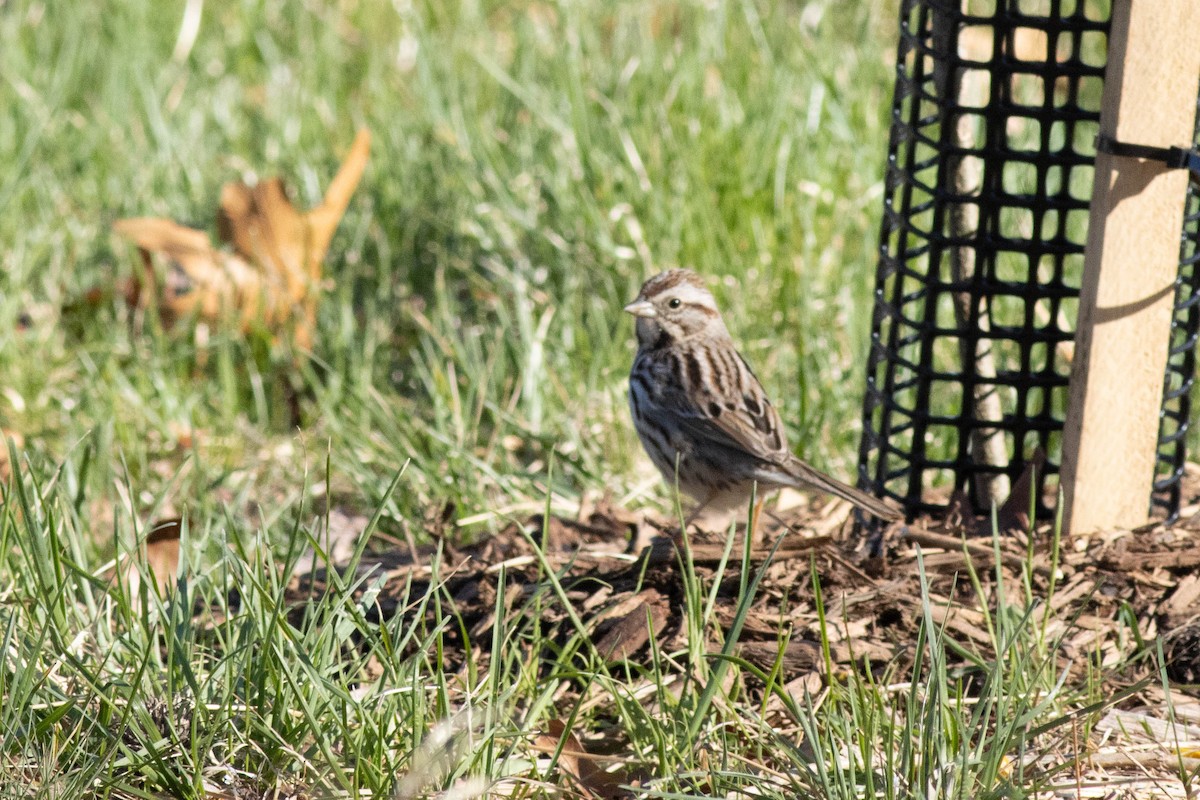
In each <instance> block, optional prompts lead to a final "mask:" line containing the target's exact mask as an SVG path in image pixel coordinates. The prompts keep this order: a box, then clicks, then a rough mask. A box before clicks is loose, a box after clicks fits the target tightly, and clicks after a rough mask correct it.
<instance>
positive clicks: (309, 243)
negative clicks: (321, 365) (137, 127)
mask: <svg viewBox="0 0 1200 800" xmlns="http://www.w3.org/2000/svg"><path fill="white" fill-rule="evenodd" d="M370 146H371V135H370V133H369V132H368V131H367V130H365V129H364V130H360V131H359V132H358V135H357V136H356V137H355V139H354V144H353V146H352V147H351V148H350V152H349V154H348V155H347V156H346V159H345V161H343V162H342V166H341V168H340V169H339V170H338V173H337V175H336V176H335V177H334V179H333V181H332V182H331V183H330V184H329V188H328V190H326V192H325V198H324V200H323V201H322V202H321V204H320V205H318V206H316V207H315V208H312V209H310V210H309V211H307V212H301V211H298V210H297V209H296V207H295V206H293V205H292V203H291V201H290V200H289V199H288V197H287V191H286V189H285V188H284V184H283V181H282V180H281V179H280V178H271V179H269V180H265V181H263V182H261V183H258V184H256V185H254V186H248V185H247V184H244V183H241V182H237V183H228V184H226V185H225V186H224V187H223V188H222V189H221V202H220V208H219V212H218V219H217V227H218V232H219V235H220V238H221V241H222V242H223V243H224V244H227V245H229V246H231V247H232V248H233V252H229V251H226V250H224V249H221V248H218V247H214V246H213V244H212V243H211V242H210V241H209V238H208V236H207V235H206V234H205V233H204V232H202V231H198V230H195V229H193V228H188V227H185V226H183V225H179V224H177V223H175V222H172V221H171V220H166V219H157V218H151V217H138V218H132V219H123V220H119V221H118V222H116V223H115V224H114V225H113V230H114V231H116V233H117V234H119V235H120V236H122V237H123V238H125V239H128V240H129V241H130V242H132V243H133V244H135V245H136V246H137V248H138V250H139V251H140V253H141V258H142V266H143V270H142V275H141V277H139V278H137V279H135V280H134V281H133V282H132V286H131V288H130V290H129V291H128V292H127V294H128V295H130V296H131V299H132V300H133V302H136V303H137V305H138V306H139V307H148V306H151V305H153V306H155V307H157V308H158V311H159V314H160V316H161V317H162V319H163V321H164V323H165V324H167V325H171V324H173V323H174V322H175V321H176V320H178V319H180V318H182V317H187V316H193V315H194V316H195V317H197V318H200V319H205V320H210V321H218V320H225V321H236V323H237V325H238V326H239V327H240V328H241V329H242V330H243V331H245V330H248V329H250V328H251V327H252V326H254V325H262V326H263V327H265V328H267V329H268V330H271V331H275V332H278V331H279V330H281V329H283V328H285V327H286V326H287V325H288V324H290V325H291V329H292V335H293V341H294V342H295V344H296V346H297V347H299V348H300V349H302V350H308V349H310V348H311V347H312V335H313V330H314V329H315V324H316V313H317V301H318V299H319V297H320V289H321V275H322V264H323V262H324V260H325V254H326V253H327V252H328V250H329V243H330V241H331V240H332V239H333V234H334V231H335V230H337V226H338V223H339V222H340V221H341V219H342V216H343V215H344V214H345V213H346V207H347V206H348V205H349V203H350V198H351V196H353V194H354V190H355V188H356V187H357V186H358V182H359V180H360V179H361V178H362V173H363V170H364V169H365V168H366V164H367V156H368V154H369V152H370Z"/></svg>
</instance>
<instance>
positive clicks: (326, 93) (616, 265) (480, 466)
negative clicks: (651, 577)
mask: <svg viewBox="0 0 1200 800" xmlns="http://www.w3.org/2000/svg"><path fill="white" fill-rule="evenodd" d="M894 16H895V14H894V8H893V3H892V2H882V0H880V1H879V2H870V3H855V4H842V3H832V2H831V3H820V2H812V3H804V4H790V3H781V4H774V3H753V2H741V3H717V4H715V5H712V6H711V7H710V6H709V5H706V4H700V3H694V4H686V3H685V4H678V3H674V2H663V3H656V2H655V3H617V4H608V3H584V4H565V5H563V6H561V7H560V6H557V5H553V4H540V3H530V4H524V3H513V4H500V3H496V4H483V5H481V4H477V3H466V2H464V3H451V4H441V3H433V4H428V5H424V4H419V5H417V6H415V7H410V4H407V3H401V4H397V5H395V6H393V5H390V4H385V3H361V4H360V3H341V4H318V3H302V2H297V3H291V4H280V6H279V7H278V8H276V7H275V5H273V4H259V3H231V2H221V3H207V4H203V16H202V22H201V26H200V30H199V34H198V37H197V38H196V41H195V45H194V46H193V47H192V48H191V49H190V50H189V51H187V53H186V57H185V58H183V59H182V60H179V59H175V58H173V57H172V54H173V51H174V48H175V42H176V37H177V34H178V32H179V28H180V18H179V9H174V8H172V9H168V8H167V6H160V5H159V4H145V3H136V2H129V3H111V4H107V5H105V6H104V8H103V11H102V10H101V9H100V7H89V8H74V7H73V6H72V7H71V8H70V13H67V10H66V9H64V8H63V7H60V6H58V5H56V4H53V3H51V4H49V5H44V4H39V3H16V4H13V3H7V4H6V5H5V6H4V7H3V12H2V15H0V41H2V42H3V45H4V46H3V47H2V48H0V50H2V51H3V52H0V73H3V75H4V76H5V78H4V80H3V82H0V101H2V102H0V109H3V110H2V111H0V161H2V162H3V163H6V164H11V165H13V168H11V169H8V170H6V171H5V172H4V174H3V175H2V176H0V241H3V242H5V248H4V249H3V253H2V254H0V258H2V259H3V263H2V267H3V274H2V276H0V331H3V332H4V334H3V339H2V340H0V341H2V342H3V344H2V346H0V347H2V349H0V386H3V387H5V390H6V391H5V396H4V397H3V398H0V420H3V424H4V425H5V426H7V427H9V428H12V429H15V430H18V431H20V432H22V433H23V434H24V435H25V438H26V439H27V440H29V443H30V445H31V448H30V449H31V451H32V454H33V455H32V457H33V458H35V459H44V462H43V463H45V464H47V465H48V464H51V463H58V462H60V461H63V460H67V461H72V460H75V461H78V460H81V454H82V453H83V452H85V451H89V449H90V452H91V456H90V459H89V463H90V465H91V469H90V471H89V472H88V474H86V475H82V476H81V479H82V480H84V481H85V482H86V484H87V485H86V486H85V487H84V491H85V492H86V494H87V496H88V497H89V498H96V499H99V498H100V497H104V496H108V497H110V498H111V497H113V492H112V484H113V481H114V478H115V477H116V476H117V475H121V474H123V473H124V471H125V470H126V469H128V477H129V478H130V479H131V480H132V481H133V483H134V485H135V489H136V494H137V495H148V496H151V497H155V498H158V497H161V496H163V495H164V494H172V492H173V490H171V489H170V488H168V487H169V485H170V484H171V482H172V480H173V479H174V475H175V473H176V469H173V468H172V469H164V468H163V465H166V464H169V465H171V466H172V467H178V466H179V465H180V464H181V463H183V462H184V461H185V460H187V461H189V462H190V467H189V471H190V472H191V477H190V478H189V484H190V485H189V486H187V487H181V489H180V490H177V491H174V493H173V496H172V499H176V498H177V501H178V502H187V503H188V504H189V505H191V504H194V503H197V502H200V503H203V502H204V500H203V499H202V498H201V497H198V496H197V495H198V494H200V493H198V492H196V491H195V489H196V488H198V487H200V486H207V487H208V488H209V490H210V491H211V490H212V489H214V488H224V489H228V490H229V491H232V492H235V493H237V494H239V495H244V496H247V497H248V496H249V495H253V494H257V493H259V492H263V491H271V490H273V489H275V488H277V487H278V486H280V485H285V486H291V487H292V488H293V489H294V490H298V489H299V485H300V484H301V482H302V478H303V475H304V474H305V471H306V470H308V469H313V468H314V467H315V465H319V463H320V462H321V461H322V460H323V458H324V453H325V451H326V450H327V449H328V450H329V451H330V452H331V453H332V457H333V466H334V479H333V480H334V485H335V488H336V489H337V490H338V491H344V492H348V493H352V494H355V495H362V496H364V500H365V501H366V503H367V504H368V505H372V504H374V503H376V502H378V501H379V500H380V497H379V487H380V486H382V485H384V484H386V476H387V475H389V474H390V472H391V470H393V469H395V468H397V467H399V466H400V465H401V464H404V463H405V462H409V461H411V465H410V469H409V470H408V472H407V473H406V479H405V480H404V481H403V482H402V484H401V486H400V489H399V491H398V493H397V500H396V506H395V508H394V509H391V510H390V511H391V513H392V514H394V515H397V516H401V515H412V514H420V513H422V511H423V510H424V509H425V508H427V507H429V506H430V505H431V504H433V503H435V502H441V501H443V500H446V499H449V500H452V501H453V502H455V504H456V506H457V508H458V509H459V510H460V511H461V512H462V513H463V514H464V515H470V514H476V513H480V512H482V511H486V510H488V509H492V508H495V507H503V506H505V505H506V504H509V503H510V502H517V501H525V502H539V501H540V499H541V498H542V497H543V495H544V494H545V492H546V491H547V489H548V488H549V487H547V486H546V476H547V474H548V470H547V467H548V464H549V463H550V461H551V453H552V452H554V453H555V454H556V460H557V462H558V465H559V468H558V470H557V473H556V474H557V475H558V476H559V477H558V479H557V481H556V485H555V486H554V487H553V489H554V490H555V491H556V492H560V493H562V495H563V496H564V497H565V498H570V497H575V496H577V495H578V494H579V493H581V492H583V491H585V490H588V489H595V488H597V487H600V486H610V487H612V488H614V489H617V490H618V491H620V490H623V489H626V490H627V489H629V488H631V487H633V486H636V485H638V484H637V483H636V482H635V481H633V480H632V477H633V476H634V475H635V474H636V473H635V471H634V466H635V464H636V463H639V461H640V459H641V456H640V453H639V452H638V448H637V445H636V440H635V438H634V437H633V435H632V431H631V427H630V425H629V424H628V422H627V419H626V417H627V412H626V409H625V400H624V385H623V382H624V375H625V373H626V371H627V369H628V364H629V362H630V360H631V355H632V330H631V329H632V326H631V324H630V322H629V320H627V319H625V318H624V315H622V314H621V313H620V307H621V305H622V304H623V303H624V302H627V301H628V300H629V299H630V298H631V297H632V296H633V295H634V294H635V293H636V288H637V286H638V285H639V283H640V282H641V281H642V280H643V279H644V278H645V277H647V276H648V275H649V274H651V273H653V272H655V271H657V270H659V269H662V268H666V267H668V266H674V265H683V266H691V267H694V268H696V269H698V270H700V271H701V272H703V273H705V274H706V275H708V276H710V278H711V280H712V283H713V285H714V287H715V289H716V290H717V293H718V295H719V300H720V301H721V302H722V303H723V305H724V306H725V307H726V308H727V314H728V318H729V322H730V325H731V327H732V328H733V330H734V333H735V335H736V337H737V339H738V341H739V342H740V343H741V344H742V346H743V348H744V350H745V351H746V353H747V355H748V357H749V358H750V359H751V361H752V363H754V364H755V366H756V367H757V369H758V371H759V372H760V374H761V375H762V376H763V378H764V380H765V381H766V382H767V383H768V384H769V386H768V388H769V389H770V390H771V392H772V394H773V396H774V397H776V398H777V399H778V403H779V405H780V406H781V407H782V410H783V412H784V418H785V419H786V420H787V423H788V425H789V427H790V428H791V432H792V434H793V441H794V442H795V444H796V445H797V446H798V447H800V448H802V449H803V451H804V452H805V453H806V454H807V455H808V456H809V457H810V459H811V460H812V461H814V462H816V463H817V464H819V465H822V466H825V467H828V468H830V469H832V470H834V471H836V472H838V473H840V474H843V475H845V474H849V472H850V469H851V466H852V463H853V458H854V456H855V453H856V449H857V430H858V427H857V425H858V420H857V418H858V414H859V407H858V403H859V399H858V392H857V391H844V390H841V389H840V388H839V389H838V390H836V391H834V390H831V389H832V387H850V386H854V385H856V384H858V383H859V382H861V380H862V378H861V376H860V370H859V368H858V365H859V364H861V363H862V357H863V355H864V353H865V349H866V330H867V320H868V319H869V308H870V296H869V295H870V291H869V287H870V280H871V275H872V274H873V269H874V258H873V249H872V242H873V240H874V238H875V229H876V227H877V220H878V205H879V199H880V191H881V183H880V182H881V177H882V163H883V155H884V144H885V141H886V122H887V111H888V105H889V102H890V92H891V87H890V80H889V72H890V68H889V62H890V60H891V59H892V55H891V50H892V48H891V45H890V44H889V42H890V40H891V38H892V36H893V35H894V25H895V22H894ZM359 125H367V126H369V127H370V128H371V129H372V130H373V132H374V134H375V143H374V150H373V153H372V159H371V163H370V165H369V166H368V170H367V174H366V175H365V177H364V180H363V182H362V184H361V186H360V188H359V190H358V194H357V196H356V197H355V199H354V201H353V203H352V205H351V208H350V210H349V213H348V214H347V216H346V218H345V220H344V221H343V223H342V226H341V228H340V229H339V231H338V234H337V237H336V238H335V240H334V243H333V247H332V250H331V253H330V257H329V259H328V263H327V275H328V278H329V282H330V288H329V290H328V291H327V292H326V293H325V295H324V298H323V303H322V308H321V311H320V320H319V333H318V340H317V345H316V347H315V352H314V354H313V359H312V361H311V363H310V366H309V367H308V368H307V369H306V370H304V371H302V372H301V373H300V374H299V375H291V374H289V373H291V372H292V370H291V368H290V360H289V359H287V358H286V357H283V356H278V355H276V356H275V357H272V356H271V355H270V354H268V353H267V352H266V350H267V349H268V348H265V347H262V346H255V345H254V344H247V343H246V342H245V341H243V340H241V339H240V337H231V336H228V335H224V334H221V333H220V332H218V333H216V334H215V335H214V337H213V340H212V341H211V342H210V343H209V344H208V349H209V350H211V351H212V352H211V354H210V361H209V365H208V367H206V368H205V369H203V370H199V371H197V370H196V369H195V368H194V363H195V358H194V355H195V352H194V346H193V344H192V342H191V341H190V340H189V339H188V338H187V337H186V336H184V337H179V336H175V337H156V336H146V335H144V334H141V333H138V332H131V330H130V328H129V326H128V324H127V320H126V319H125V314H126V312H125V311H124V310H122V309H120V308H112V307H108V306H102V307H100V308H84V309H81V310H78V311H77V312H75V313H73V314H71V315H70V316H69V318H68V319H66V320H62V319H60V318H59V316H58V314H57V309H59V308H60V307H61V306H63V305H64V304H69V303H71V302H72V301H73V300H76V299H77V298H78V297H79V296H80V295H81V294H82V292H83V291H84V290H85V289H87V288H89V287H92V286H96V285H105V284H108V283H111V282H112V281H113V279H114V277H115V276H117V275H122V274H128V273H129V272H130V271H131V270H132V269H133V261H134V254H133V253H131V252H130V249H129V248H127V247H124V246H123V245H122V244H121V243H119V242H118V241H116V240H114V238H113V236H112V235H111V234H110V233H109V230H108V228H109V225H110V224H111V223H112V222H113V221H114V220H115V219H118V218H120V217H122V216H131V215H146V214H150V215H163V216H170V217H174V218H177V219H180V220H183V221H187V222H190V223H192V224H197V225H200V226H202V227H209V228H211V227H212V225H213V219H214V215H215V207H216V198H217V193H218V190H219V188H220V185H221V184H222V183H223V182H225V181H227V180H231V179H236V178H239V177H242V176H244V175H246V174H257V175H270V174H275V173H282V174H284V175H286V176H287V177H288V179H289V181H290V183H291V186H292V187H293V194H294V195H295V196H296V198H297V200H298V201H299V203H300V204H302V205H309V204H312V203H314V202H315V201H316V200H317V199H319V197H320V193H321V191H322V189H323V186H324V184H325V182H327V181H328V179H329V177H330V176H331V175H332V173H333V171H334V169H335V167H336V164H337V160H338V158H339V157H340V155H341V153H342V152H344V149H345V148H346V147H347V146H348V145H349V142H350V139H351V138H352V135H353V131H354V129H355V128H356V127H357V126H359ZM22 311H26V312H29V311H32V312H35V313H34V316H35V320H36V323H37V324H36V325H35V327H34V328H33V330H31V331H29V332H27V333H25V334H23V335H21V336H13V335H12V331H13V330H14V328H15V325H16V320H17V317H18V314H19V313H21V312H22ZM37 312H40V313H37ZM289 382H295V383H297V384H298V385H299V386H301V387H302V389H303V391H304V393H305V396H306V397H307V398H308V399H307V401H306V403H305V408H304V411H305V424H304V426H303V430H302V431H301V432H298V433H297V432H294V431H290V430H289V429H288V414H287V412H286V402H285V394H286V391H285V389H286V386H287V384H288V383H289ZM179 427H183V428H187V429H192V430H195V431H196V432H197V437H196V438H197V441H198V445H197V447H196V448H195V449H194V450H192V451H186V452H185V451H180V449H179V448H176V447H175V446H174V442H175V439H176V438H177V437H176V436H175V435H173V434H172V430H174V429H176V428H179ZM330 442H332V446H331V447H329V446H328V445H329V443H330ZM280 443H284V444H287V445H289V446H291V447H292V449H293V451H294V452H293V453H292V454H291V455H289V456H281V455H280V454H278V453H275V452H274V449H275V448H276V447H277V446H278V445H279V444H280ZM506 443H507V445H508V446H505V445H506ZM267 453H273V454H274V455H275V458H273V459H270V460H272V461H274V462H275V463H274V464H272V465H270V466H267V465H265V464H264V462H265V461H267V460H268V459H266V458H264V455H265V454H267ZM122 461H124V462H125V464H124V465H122V464H121V462H122ZM264 472H265V473H267V474H264ZM653 495H654V496H655V497H658V496H659V495H661V492H659V491H658V490H657V487H656V489H655V491H654V492H653ZM185 498H186V499H185ZM514 498H515V500H514ZM136 505H137V506H138V507H137V509H136V510H137V511H139V512H140V511H142V510H144V507H145V503H144V502H138V503H136ZM272 505H274V504H272ZM210 510H211V507H206V508H204V509H203V511H202V512H201V513H203V514H205V515H207V514H208V513H209V512H210Z"/></svg>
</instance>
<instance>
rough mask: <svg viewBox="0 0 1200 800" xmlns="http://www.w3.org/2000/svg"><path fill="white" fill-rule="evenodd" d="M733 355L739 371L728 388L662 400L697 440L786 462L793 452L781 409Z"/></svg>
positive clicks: (741, 359)
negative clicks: (776, 406) (776, 407)
mask: <svg viewBox="0 0 1200 800" xmlns="http://www.w3.org/2000/svg"><path fill="white" fill-rule="evenodd" d="M732 355H733V358H734V359H735V361H736V367H737V369H738V371H739V374H738V375H737V380H736V381H727V386H726V391H724V392H721V393H720V394H716V393H709V392H703V391H699V392H694V393H692V392H683V391H680V392H672V393H670V394H668V395H665V396H664V397H663V398H662V399H663V401H665V402H666V403H667V404H668V405H669V406H670V408H669V409H668V410H670V411H672V412H674V414H675V415H676V416H677V419H678V423H679V426H680V427H681V428H682V429H683V432H684V433H685V434H686V435H687V436H688V437H690V438H692V439H693V440H695V441H703V442H706V443H707V444H709V445H712V446H715V447H719V448H724V449H728V450H734V451H740V452H741V453H743V454H745V455H748V456H751V457H753V458H756V459H760V460H762V461H764V462H766V463H768V464H779V465H783V464H786V463H787V462H788V460H789V459H790V458H791V457H792V454H791V451H789V450H788V447H787V439H786V437H785V436H784V433H783V423H782V421H781V420H780V419H779V412H778V411H776V410H775V406H774V405H772V404H771V401H770V400H769V399H768V398H767V394H766V392H765V391H764V390H763V387H762V384H761V383H759V381H758V378H756V377H755V376H754V373H753V372H751V370H750V367H749V365H748V364H746V362H745V360H744V359H743V358H742V357H741V355H740V354H738V353H736V352H734V353H733V354H732Z"/></svg>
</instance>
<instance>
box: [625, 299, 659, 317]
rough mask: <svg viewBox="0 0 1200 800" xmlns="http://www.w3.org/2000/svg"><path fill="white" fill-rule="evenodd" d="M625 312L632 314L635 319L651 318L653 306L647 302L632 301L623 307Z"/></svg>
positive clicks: (653, 314) (653, 313)
mask: <svg viewBox="0 0 1200 800" xmlns="http://www.w3.org/2000/svg"><path fill="white" fill-rule="evenodd" d="M625 311H627V312H628V313H630V314H633V315H634V316H635V317H653V316H656V315H655V312H654V305H653V304H652V303H651V302H650V301H649V300H634V301H633V302H632V303H630V304H629V305H627V306H625Z"/></svg>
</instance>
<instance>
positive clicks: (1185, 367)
mask: <svg viewBox="0 0 1200 800" xmlns="http://www.w3.org/2000/svg"><path fill="white" fill-rule="evenodd" d="M1197 106H1198V108H1197V115H1196V127H1195V133H1194V136H1193V144H1194V145H1196V146H1198V147H1200V102H1198V103H1197ZM1182 238H1183V241H1182V242H1181V244H1180V248H1179V274H1178V275H1177V276H1176V278H1175V315H1174V317H1173V318H1172V320H1171V349H1170V351H1169V352H1168V354H1167V370H1166V377H1165V379H1164V381H1163V405H1162V421H1161V422H1160V424H1159V433H1158V470H1157V475H1156V476H1155V481H1154V497H1153V505H1154V506H1155V507H1156V508H1157V509H1159V510H1160V511H1161V512H1162V513H1163V514H1164V515H1165V516H1166V517H1168V518H1173V517H1175V515H1176V514H1178V513H1179V506H1180V502H1181V501H1182V499H1183V498H1182V497H1181V481H1180V479H1181V478H1182V477H1183V464H1184V461H1185V460H1186V459H1187V435H1188V431H1189V430H1190V428H1191V425H1190V421H1191V412H1192V389H1193V387H1194V386H1195V383H1196V342H1197V339H1198V338H1200V191H1198V190H1197V185H1196V181H1195V178H1193V179H1192V180H1191V181H1189V182H1188V193H1187V201H1186V204H1185V206H1184V213H1183V237H1182Z"/></svg>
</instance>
